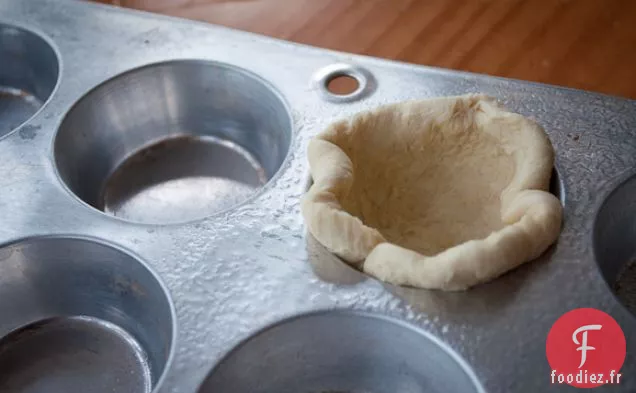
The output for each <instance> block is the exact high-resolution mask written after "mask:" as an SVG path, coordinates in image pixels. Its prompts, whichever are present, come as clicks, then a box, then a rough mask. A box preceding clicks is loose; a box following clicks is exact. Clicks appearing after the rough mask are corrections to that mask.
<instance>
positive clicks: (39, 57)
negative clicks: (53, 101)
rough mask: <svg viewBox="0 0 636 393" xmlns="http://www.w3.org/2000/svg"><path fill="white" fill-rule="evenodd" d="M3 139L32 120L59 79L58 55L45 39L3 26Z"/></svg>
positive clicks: (0, 48)
mask: <svg viewBox="0 0 636 393" xmlns="http://www.w3.org/2000/svg"><path fill="white" fill-rule="evenodd" d="M0 63H1V64H0V137H1V136H3V135H6V134H8V133H10V132H11V131H13V130H15V129H16V128H18V127H20V125H22V124H23V123H24V122H26V121H27V120H29V119H30V118H31V116H33V115H34V114H35V113H36V112H37V111H38V110H39V109H40V108H41V107H42V105H43V104H44V102H45V101H46V100H48V98H49V97H50V96H51V93H53V90H54V89H55V85H56V83H57V80H58V76H59V64H58V60H57V55H56V54H55V51H54V50H53V48H52V47H51V45H49V44H48V43H47V42H46V41H45V40H44V39H43V38H42V37H40V36H39V35H37V34H35V33H33V32H31V31H28V30H25V29H23V28H21V27H17V26H12V25H7V24H2V23H0Z"/></svg>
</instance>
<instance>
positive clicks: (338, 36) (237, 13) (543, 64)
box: [95, 0, 636, 98]
mask: <svg viewBox="0 0 636 393" xmlns="http://www.w3.org/2000/svg"><path fill="white" fill-rule="evenodd" d="M95 1H100V2H103V3H109V4H114V5H117V6H122V7H130V8H135V9H140V10H146V11H151V12H157V13H162V14H168V15H173V16H178V17H183V18H189V19H195V20H201V21H206V22H210V23H215V24H219V25H224V26H229V27H233V28H237V29H241V30H247V31H251V32H255V33H261V34H265V35H270V36H274V37H277V38H282V39H286V40H290V41H294V42H299V43H303V44H309V45H314V46H319V47H325V48H329V49H335V50H340V51H346V52H352V53H359V54H366V55H371V56H377V57H384V58H388V59H397V60H402V61H406V62H409V63H416V64H425V65H432V66H437V67H444V68H451V69H458V70H466V71H472V72H477V73H484V74H491V75H498V76H505V77H511V78H517V79H524V80H531V81H538V82H544V83H550V84H555V85H563V86H569V87H574V88H580V89H586V90H593V91H598V92H602V93H607V94H613V95H619V96H623V97H628V98H636V72H634V71H633V69H634V67H635V66H636V55H634V53H633V52H632V50H633V48H634V45H635V44H636V23H635V22H636V1H633V0H95Z"/></svg>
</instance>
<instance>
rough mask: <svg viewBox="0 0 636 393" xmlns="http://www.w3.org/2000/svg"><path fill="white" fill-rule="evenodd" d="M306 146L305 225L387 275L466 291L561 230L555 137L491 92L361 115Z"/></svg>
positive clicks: (531, 255) (400, 281) (541, 247)
mask: <svg viewBox="0 0 636 393" xmlns="http://www.w3.org/2000/svg"><path fill="white" fill-rule="evenodd" d="M308 156H309V164H310V168H311V176H312V179H313V185H312V186H311V188H310V189H309V191H308V192H307V194H306V195H305V196H304V197H303V201H302V214H303V216H304V218H305V222H306V224H307V227H308V229H309V231H310V232H311V234H312V235H313V236H314V237H315V238H316V239H317V240H318V241H319V242H320V243H322V244H323V245H324V246H326V247H327V248H328V249H329V250H330V251H331V252H332V253H334V254H336V255H337V256H339V257H340V258H342V259H344V260H345V261H347V262H348V263H350V264H352V265H355V266H358V267H360V268H361V269H362V270H363V271H364V272H366V273H368V274H370V275H372V276H375V277H377V278H378V279H380V280H383V281H386V282H389V283H393V284H396V285H405V286H414V287H420V288H429V289H443V290H462V289H466V288H469V287H471V286H474V285H476V284H479V283H483V282H486V281H489V280H492V279H494V278H496V277H498V276H500V275H501V274H503V273H505V272H507V271H509V270H511V269H513V268H515V267H517V266H519V265H521V264H523V263H525V262H527V261H530V260H532V259H535V258H537V257H538V256H540V255H541V254H542V253H543V252H544V251H545V250H546V249H547V248H548V247H549V246H550V245H551V244H552V243H554V242H555V241H556V239H557V237H558V236H559V233H560V230H561V220H562V207H561V203H560V201H559V200H558V199H557V198H556V197H555V196H554V195H552V194H551V193H550V192H548V189H549V183H550V176H551V173H552V168H553V164H554V151H553V148H552V145H551V143H550V141H549V139H548V137H547V135H546V134H545V132H544V130H543V129H542V128H541V127H540V126H539V125H538V124H536V123H535V122H533V121H531V120H530V119H528V118H525V117H523V116H521V115H518V114H514V113H510V112H508V111H506V110H505V109H504V108H502V107H501V106H499V105H498V104H497V103H496V102H495V100H494V99H492V98H490V97H487V96H484V95H464V96H457V97H444V98H436V99H430V100H423V101H411V102H405V103H399V104H394V105H389V106H384V107H381V108H378V109H376V110H373V111H368V112H363V113H360V114H358V115H356V116H355V117H353V118H351V119H348V120H343V121H339V122H337V123H335V124H332V125H331V126H330V127H329V128H328V129H326V130H325V131H324V132H322V133H321V134H320V135H318V136H317V137H316V138H314V139H313V140H312V141H311V142H310V144H309V148H308ZM360 264H361V266H360Z"/></svg>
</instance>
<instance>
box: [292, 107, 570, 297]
mask: <svg viewBox="0 0 636 393" xmlns="http://www.w3.org/2000/svg"><path fill="white" fill-rule="evenodd" d="M438 100H457V101H458V102H460V101H462V103H464V104H466V105H467V106H468V107H471V108H476V113H477V114H476V116H475V118H474V121H475V122H476V123H478V125H479V126H480V127H483V128H484V132H489V133H491V134H493V135H494V136H495V137H496V138H497V139H498V140H500V141H501V143H502V145H503V146H504V147H506V148H507V149H508V150H509V151H510V154H511V156H512V157H513V159H514V162H515V165H516V170H515V173H514V176H513V178H512V180H511V182H510V183H509V185H508V186H507V187H506V188H505V189H504V190H503V191H502V193H501V218H502V221H503V222H504V223H505V224H506V226H504V227H503V228H502V229H500V230H497V231H494V232H492V233H491V234H490V235H488V236H487V237H485V238H483V239H474V240H470V241H467V242H464V243H462V244H459V245H456V246H454V247H451V248H448V249H446V250H444V251H442V252H440V253H438V254H436V255H432V256H425V255H422V254H420V253H418V252H416V251H413V250H409V249H406V248H404V247H401V246H399V245H396V244H393V243H390V242H388V241H387V240H386V239H385V238H384V237H383V235H382V234H381V233H380V232H379V231H378V230H376V229H374V228H372V227H369V226H367V225H365V224H364V223H363V222H362V220H360V219H359V218H358V217H355V216H354V215H352V214H350V213H348V212H347V211H345V210H344V209H343V207H342V205H341V204H340V202H339V201H340V200H341V198H343V197H344V196H346V195H347V193H349V192H350V191H351V188H352V185H353V180H354V171H353V164H352V162H351V159H350V158H349V157H348V156H347V154H346V152H345V151H344V150H343V149H342V148H341V147H340V146H338V145H337V144H335V143H332V142H331V141H330V139H333V138H330V136H333V135H346V134H347V133H348V132H350V129H351V127H352V125H353V124H354V123H355V122H356V121H357V119H359V118H360V116H372V115H373V111H369V112H364V113H361V114H358V115H356V116H354V117H353V118H352V119H349V120H342V121H339V122H336V123H334V124H332V125H331V126H329V127H328V128H327V129H326V130H325V131H324V132H323V133H321V134H319V135H318V136H317V137H316V138H315V139H313V140H312V141H311V142H310V143H309V146H308V150H307V153H308V160H309V164H310V172H311V176H312V179H313V185H312V186H311V187H310V189H309V190H308V192H307V193H306V194H305V195H304V196H303V198H302V201H301V212H302V215H303V217H304V219H305V222H306V225H307V227H308V230H309V232H310V233H311V234H312V235H313V236H314V237H315V238H316V240H318V241H319V242H320V243H321V244H323V245H324V246H325V247H326V248H327V249H329V251H331V252H332V253H334V254H335V255H337V256H338V257H340V258H342V259H344V260H345V261H346V262H348V263H350V264H352V265H358V264H360V263H363V265H362V270H363V271H364V272H365V273H367V274H370V275H372V276H374V277H376V278H378V279H380V280H382V281H385V282H389V283H392V284H395V285H406V286H413V287H419V288H426V289H442V290H465V289H468V288H470V287H472V286H474V285H477V284H480V283H484V282H487V281H490V280H492V279H494V278H496V277H499V276H500V275H502V274H504V273H506V272H507V271H510V270H512V269H514V268H516V267H518V266H520V265H521V264H523V263H525V262H528V261H531V260H533V259H536V258H537V257H539V256H540V255H541V254H542V253H543V252H544V251H545V250H546V249H547V248H548V247H549V246H550V245H551V244H553V243H554V242H555V241H556V239H557V238H558V236H559V233H560V231H561V223H562V222H561V221H562V206H561V203H560V201H559V200H558V199H557V198H556V197H555V196H554V195H552V194H551V193H549V192H548V191H547V190H546V189H547V184H546V179H545V178H546V176H545V174H546V171H548V172H547V173H548V182H549V174H550V173H551V171H552V166H553V159H554V152H553V149H552V145H551V144H550V141H549V139H548V137H547V135H546V134H545V132H544V131H543V129H542V128H541V127H540V126H539V125H538V124H536V123H535V122H533V121H531V120H530V119H527V118H525V117H523V116H521V115H518V114H515V113H511V112H507V111H505V110H504V109H503V108H501V107H500V106H498V105H497V104H496V102H495V100H494V99H492V98H490V97H488V96H485V95H480V94H469V95H464V96H457V97H444V98H437V99H430V100H420V101H412V102H408V103H401V104H394V105H388V106H385V107H382V108H381V110H401V108H404V107H405V106H409V110H413V109H414V108H418V105H419V106H422V107H425V106H426V105H430V104H431V103H434V102H435V101H438ZM376 111H377V110H376ZM510 127H519V129H516V131H517V132H521V133H522V134H523V137H524V138H516V137H514V136H515V135H516V134H514V133H511V132H509V128H510ZM506 138H508V139H506ZM523 143H532V146H533V148H531V149H526V148H524V146H523ZM546 157H549V158H550V159H549V160H546V159H545V158H546Z"/></svg>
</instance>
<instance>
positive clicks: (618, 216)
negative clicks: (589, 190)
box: [593, 176, 636, 315]
mask: <svg viewBox="0 0 636 393" xmlns="http://www.w3.org/2000/svg"><path fill="white" fill-rule="evenodd" d="M634 238H636V176H632V177H630V178H629V179H627V180H625V181H623V182H622V183H621V184H620V185H618V186H617V187H616V188H615V189H614V190H613V191H612V192H611V193H610V194H609V196H607V198H606V199H605V200H604V201H603V203H602V205H601V207H600V209H599V210H598V212H597V215H596V219H595V222H594V230H593V245H594V253H595V256H596V262H597V263H598V266H599V269H600V271H601V273H602V275H603V277H604V278H605V281H606V282H607V284H608V285H609V286H610V288H611V289H612V290H613V292H614V293H615V294H616V295H617V297H618V299H619V300H620V301H621V303H623V305H625V307H627V308H628V309H629V310H630V311H631V313H632V314H634V315H636V242H634Z"/></svg>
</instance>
